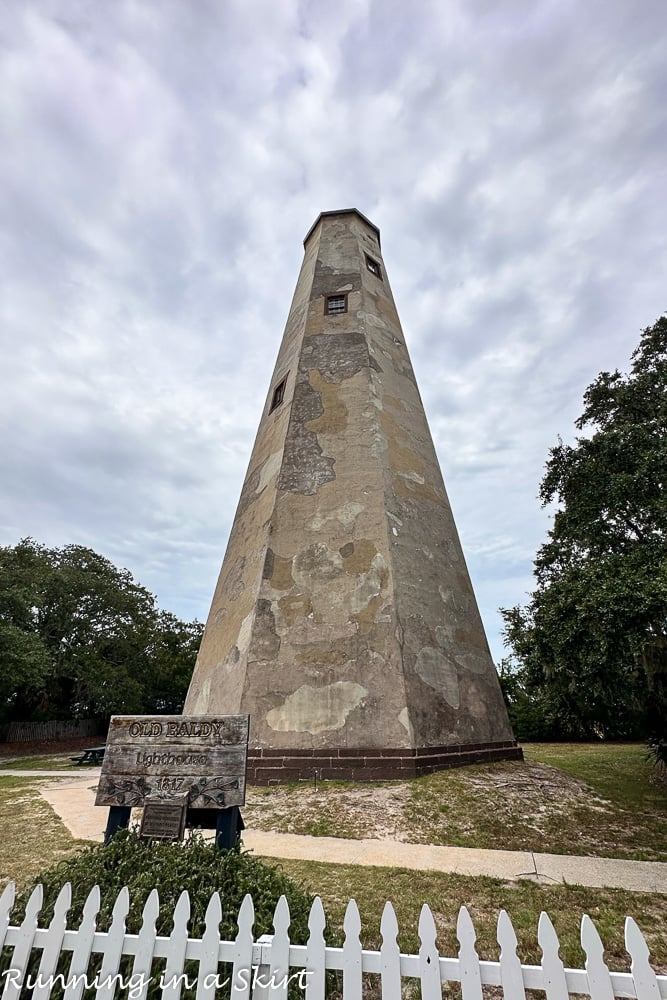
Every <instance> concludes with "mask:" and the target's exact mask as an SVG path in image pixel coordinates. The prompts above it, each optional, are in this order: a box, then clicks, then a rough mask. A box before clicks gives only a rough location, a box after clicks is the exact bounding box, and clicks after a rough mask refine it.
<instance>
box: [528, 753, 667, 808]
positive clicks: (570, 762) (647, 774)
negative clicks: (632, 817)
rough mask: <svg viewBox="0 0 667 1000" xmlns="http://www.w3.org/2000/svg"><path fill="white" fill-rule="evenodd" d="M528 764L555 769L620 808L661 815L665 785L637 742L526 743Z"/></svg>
mask: <svg viewBox="0 0 667 1000" xmlns="http://www.w3.org/2000/svg"><path fill="white" fill-rule="evenodd" d="M523 753H524V757H525V758H526V760H528V761H538V762H539V763H541V764H549V765H550V766H551V767H557V768H559V769H560V770H561V771H565V772H566V773H567V774H571V775H573V776H574V777H575V778H579V779H580V780H581V781H585V782H586V784H588V785H590V787H591V788H593V789H594V790H595V791H596V792H597V793H598V795H600V796H602V797H604V798H605V799H608V800H609V801H610V802H613V803H615V804H616V805H617V806H621V807H622V808H624V809H640V810H645V811H646V812H648V813H651V814H653V813H658V814H660V813H662V814H663V815H664V814H665V811H666V810H667V783H666V782H665V780H664V778H662V779H661V777H660V774H659V772H658V771H657V769H656V767H655V765H654V764H652V763H651V762H650V761H649V759H648V756H647V751H646V747H645V746H644V745H643V744H642V745H639V744H637V743H604V744H603V743H527V744H526V745H525V746H524V747H523Z"/></svg>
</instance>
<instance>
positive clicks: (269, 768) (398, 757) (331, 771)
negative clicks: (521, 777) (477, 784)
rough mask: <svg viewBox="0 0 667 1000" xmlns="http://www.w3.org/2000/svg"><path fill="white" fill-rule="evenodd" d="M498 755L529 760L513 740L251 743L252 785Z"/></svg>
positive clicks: (353, 777)
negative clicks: (412, 745)
mask: <svg viewBox="0 0 667 1000" xmlns="http://www.w3.org/2000/svg"><path fill="white" fill-rule="evenodd" d="M492 760H523V751H522V750H521V748H520V747H518V746H517V745H516V743H515V742H514V741H513V740H507V741H505V742H504V743H464V744H460V745H456V746H440V747H419V748H417V749H408V748H405V747H404V748H398V749H396V750H388V749H384V750H383V749H374V748H364V747H359V748H356V749H355V748H352V749H350V748H348V747H340V748H339V749H337V750H334V749H332V750H268V749H264V748H258V747H249V748H248V771H247V775H246V780H247V782H248V784H249V785H273V784H280V783H281V782H283V781H307V780H310V781H312V780H313V779H314V778H315V776H316V775H317V780H318V781H319V780H323V781H326V780H329V781H331V780H335V779H337V778H338V779H344V780H346V781H386V780H390V779H392V778H415V777H418V776H419V775H422V774H433V772H434V771H444V770H445V769H446V768H450V767H463V766H464V765H465V764H484V763H486V762H487V761H492Z"/></svg>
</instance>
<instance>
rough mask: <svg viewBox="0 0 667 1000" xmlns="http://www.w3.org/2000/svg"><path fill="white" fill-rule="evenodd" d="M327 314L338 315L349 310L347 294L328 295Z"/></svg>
mask: <svg viewBox="0 0 667 1000" xmlns="http://www.w3.org/2000/svg"><path fill="white" fill-rule="evenodd" d="M325 306H326V314H327V316H338V315H339V314H340V313H346V312H347V295H327V299H326V303H325Z"/></svg>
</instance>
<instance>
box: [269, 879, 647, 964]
mask: <svg viewBox="0 0 667 1000" xmlns="http://www.w3.org/2000/svg"><path fill="white" fill-rule="evenodd" d="M276 864H278V867H280V868H281V869H282V870H283V871H284V872H286V873H287V874H288V875H291V876H292V878H294V879H295V881H297V882H301V883H302V884H303V885H304V886H305V887H306V888H307V889H308V890H309V891H310V892H313V893H316V894H317V895H319V896H320V897H321V898H322V902H323V904H324V909H325V912H326V914H327V919H328V921H329V923H330V925H331V926H332V927H334V928H340V927H342V923H343V917H344V915H345V908H346V906H347V903H348V900H349V899H350V898H351V897H354V898H355V899H356V900H357V903H358V905H359V911H360V914H361V920H362V925H363V930H362V941H363V944H364V946H365V947H367V948H379V946H380V944H381V940H382V939H381V937H380V930H379V929H380V919H381V916H382V910H383V908H384V904H385V902H386V900H387V899H390V900H391V902H392V904H393V906H394V909H395V911H396V916H397V918H398V926H399V944H400V946H401V950H402V951H414V950H415V949H418V948H419V938H418V937H417V926H418V923H419V912H420V910H421V907H422V904H423V903H427V904H428V905H429V906H430V908H431V910H432V912H433V915H434V917H435V922H436V927H437V929H438V946H439V948H440V952H441V954H446V955H449V956H453V955H456V954H457V953H458V944H457V940H456V919H457V917H458V912H459V908H460V907H461V906H467V908H468V910H469V911H470V915H471V916H472V918H473V922H474V924H475V929H476V931H477V950H478V952H479V955H480V957H481V958H485V959H489V960H497V959H498V951H499V949H498V944H497V942H496V925H497V919H498V913H499V911H500V910H501V909H505V910H507V912H508V913H509V915H510V917H511V919H512V924H513V926H514V929H515V931H516V934H517V938H518V940H519V948H518V952H519V955H520V957H521V961H522V962H524V963H528V964H539V961H540V959H541V955H542V953H541V951H540V948H539V945H538V943H537V922H538V920H539V916H540V913H541V911H542V910H546V912H547V913H548V914H549V916H550V917H551V920H552V923H553V925H554V927H555V928H556V932H557V934H558V937H559V940H560V942H561V948H560V955H561V958H562V959H563V961H564V962H565V965H566V966H569V967H571V968H574V967H583V966H581V963H582V962H583V960H584V954H583V951H582V950H581V947H580V944H579V933H580V926H581V917H582V915H583V914H584V913H588V915H589V916H590V917H591V918H592V919H593V920H594V922H595V925H596V927H597V929H598V931H599V932H600V936H601V938H602V941H603V943H604V945H605V954H606V959H607V961H608V962H609V966H610V968H613V969H615V970H617V971H628V970H629V959H628V956H627V954H626V951H625V947H624V943H623V942H624V938H623V927H624V921H625V917H626V916H632V917H634V918H635V920H636V921H637V923H638V924H639V926H640V928H641V930H642V931H643V932H644V936H645V938H646V941H647V943H648V945H649V948H650V950H651V964H652V966H653V968H654V969H655V971H656V972H661V973H663V974H664V973H667V896H663V895H658V894H657V893H633V892H626V891H624V890H622V889H590V888H586V887H582V886H560V885H559V886H543V885H537V884H536V883H534V882H528V881H519V882H505V881H503V880H502V879H493V878H483V877H481V878H472V877H469V876H464V875H453V874H447V873H442V872H416V871H408V870H406V869H402V868H364V867H362V866H360V865H330V864H322V863H320V862H316V861H291V860H290V861H286V860H281V861H280V862H276Z"/></svg>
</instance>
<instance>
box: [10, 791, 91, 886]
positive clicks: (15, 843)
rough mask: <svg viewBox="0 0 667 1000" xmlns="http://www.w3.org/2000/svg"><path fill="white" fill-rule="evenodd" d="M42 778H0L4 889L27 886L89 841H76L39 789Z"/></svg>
mask: <svg viewBox="0 0 667 1000" xmlns="http://www.w3.org/2000/svg"><path fill="white" fill-rule="evenodd" d="M38 786H39V779H38V778H18V777H16V778H14V777H5V778H2V777H0V816H2V820H1V821H0V834H1V835H0V888H4V886H5V885H6V884H7V882H9V881H10V880H11V879H13V880H14V881H15V882H16V883H17V884H18V885H19V886H21V887H22V886H25V885H26V884H27V883H28V882H30V881H32V879H33V878H34V877H35V876H36V875H37V873H38V872H39V871H41V870H42V869H43V868H44V867H45V866H47V865H51V864H55V862H56V861H59V860H60V859H61V858H63V857H65V856H66V855H67V854H71V853H73V852H74V851H76V850H77V849H78V848H79V847H81V846H82V845H83V844H84V843H85V842H84V841H81V840H74V838H73V837H72V836H71V834H70V833H69V831H68V830H67V829H66V827H65V826H64V825H63V824H62V823H61V822H60V819H59V818H58V817H57V816H56V814H55V813H54V811H53V809H52V808H51V806H50V805H48V803H47V802H45V801H44V799H43V798H42V797H41V795H40V794H39V791H38Z"/></svg>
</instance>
